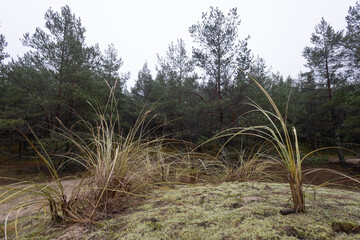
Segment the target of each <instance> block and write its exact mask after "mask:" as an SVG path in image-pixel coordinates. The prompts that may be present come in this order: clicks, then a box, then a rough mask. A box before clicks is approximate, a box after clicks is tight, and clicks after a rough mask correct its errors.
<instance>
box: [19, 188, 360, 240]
mask: <svg viewBox="0 0 360 240" xmlns="http://www.w3.org/2000/svg"><path fill="white" fill-rule="evenodd" d="M305 190H306V204H307V208H306V212H305V213H302V214H291V215H286V216H283V215H281V214H280V213H279V211H280V210H281V209H283V208H288V207H291V200H290V191H289V187H288V185H287V184H277V183H258V182H244V183H235V182H232V183H222V184H220V185H184V186H180V185H178V186H175V187H173V188H161V189H158V190H156V191H155V192H154V193H153V194H152V196H151V197H150V198H148V199H147V200H145V201H143V203H142V204H140V205H137V206H135V207H132V208H129V209H127V210H126V212H124V213H122V214H120V215H117V216H114V217H113V218H112V219H108V220H104V221H102V222H99V224H97V225H96V226H95V227H94V228H93V229H91V230H90V229H86V228H85V227H83V226H77V225H71V226H67V227H59V228H56V227H47V228H45V229H46V230H44V228H43V229H42V231H41V233H40V234H39V228H36V227H35V226H36V225H39V224H40V225H41V226H45V225H44V224H43V222H42V223H40V222H38V221H31V223H28V224H27V225H26V226H25V227H24V229H19V231H20V232H21V233H22V235H21V239H34V236H36V239H360V232H359V231H358V230H359V225H360V193H358V192H351V191H346V190H338V189H331V188H320V189H316V190H315V191H314V189H313V188H312V186H308V187H305ZM24 221H25V220H24ZM36 229H37V230H36ZM24 230H25V231H24Z"/></svg>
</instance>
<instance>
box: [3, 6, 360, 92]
mask: <svg viewBox="0 0 360 240" xmlns="http://www.w3.org/2000/svg"><path fill="white" fill-rule="evenodd" d="M355 3H356V0H181V1H180V0H131V1H130V0H127V1H125V0H102V1H95V0H72V1H70V0H31V1H29V0H2V2H1V7H0V33H1V34H3V35H5V38H6V41H7V42H8V47H7V48H6V49H5V51H6V52H8V53H9V54H10V56H11V57H12V58H14V59H16V58H17V56H22V55H23V54H24V53H25V52H26V51H28V50H29V49H28V48H25V47H24V46H22V44H21V41H20V40H19V39H20V38H22V36H23V34H24V33H27V32H28V33H30V34H33V33H34V32H35V29H36V27H40V28H42V29H45V27H44V25H45V19H44V16H45V12H46V11H47V10H48V9H49V8H52V9H53V10H55V11H60V9H61V7H62V6H65V5H69V7H70V9H71V10H72V12H73V13H74V14H75V15H76V17H80V18H81V21H82V25H83V27H85V28H86V30H87V32H86V34H85V36H86V43H87V45H94V44H96V43H98V44H99V46H100V48H101V50H105V49H106V48H107V46H108V45H109V44H111V43H113V44H114V45H115V48H116V49H117V50H118V54H119V56H120V57H121V58H122V60H123V62H124V65H123V66H122V68H121V69H120V72H130V73H131V78H130V80H129V81H128V83H127V85H128V87H131V86H133V84H134V82H135V80H136V79H137V73H138V71H139V70H140V69H141V68H142V66H143V65H144V63H145V61H146V62H147V63H148V66H149V68H150V70H151V72H152V75H153V76H155V74H156V71H155V65H156V63H157V54H159V56H165V54H166V50H167V49H168V46H169V44H170V43H171V42H176V40H177V39H179V38H182V39H183V40H184V41H185V44H186V46H187V49H188V53H189V55H190V54H191V47H192V45H193V40H192V38H191V36H190V34H189V27H190V26H191V25H193V24H196V23H197V22H199V21H201V15H202V12H208V11H209V10H210V6H214V7H219V9H221V10H222V11H223V12H224V13H225V14H226V13H228V11H229V9H231V8H233V7H237V10H238V14H239V16H240V19H241V25H240V27H239V35H240V38H241V39H244V38H245V37H246V36H248V35H249V36H250V40H249V41H248V42H249V48H250V49H251V50H252V53H253V54H254V55H255V56H260V57H262V58H264V59H265V61H266V64H267V66H268V67H270V68H271V70H272V71H273V72H279V73H280V74H282V75H284V76H285V77H286V76H289V75H290V76H292V77H294V78H296V77H297V76H298V74H299V73H300V71H306V68H305V67H304V64H305V60H304V58H303V57H302V55H301V53H302V51H303V49H304V47H305V46H311V44H310V37H311V34H312V33H313V32H314V27H315V26H316V25H317V24H318V23H320V20H321V18H322V17H324V19H325V20H326V21H327V22H328V23H330V24H331V25H332V26H333V27H334V29H335V30H342V29H345V26H346V21H345V16H346V15H347V11H348V9H349V6H354V5H355Z"/></svg>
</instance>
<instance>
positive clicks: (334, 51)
mask: <svg viewBox="0 0 360 240" xmlns="http://www.w3.org/2000/svg"><path fill="white" fill-rule="evenodd" d="M341 40H342V32H337V31H335V30H334V29H333V28H332V27H331V26H330V25H329V24H328V23H327V22H326V21H325V20H324V19H323V18H322V19H321V22H320V24H318V25H317V26H316V27H315V33H313V34H312V36H311V43H312V44H313V46H312V47H305V49H304V51H303V56H304V57H305V59H306V61H307V63H306V65H305V66H306V67H308V68H310V70H311V71H312V72H313V73H314V74H315V77H316V79H317V80H318V84H323V85H324V86H325V87H326V89H327V98H328V101H329V102H330V103H332V100H333V94H334V90H335V89H336V88H339V87H340V86H341V85H342V84H344V81H345V80H344V78H343V76H342V74H341V73H342V71H341V69H342V67H343V65H342V62H341V59H342V52H341V45H340V42H341ZM338 110H339V109H337V108H336V107H335V106H334V105H331V106H330V109H329V111H330V114H331V119H332V124H333V132H334V138H335V144H336V145H337V147H338V156H339V160H340V162H341V163H345V159H344V155H343V152H342V150H341V147H342V143H341V142H342V141H341V136H340V126H341V121H342V119H340V118H339V116H341V114H339V112H337V111H338ZM340 111H341V109H340Z"/></svg>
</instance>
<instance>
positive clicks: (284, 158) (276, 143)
mask: <svg viewBox="0 0 360 240" xmlns="http://www.w3.org/2000/svg"><path fill="white" fill-rule="evenodd" d="M246 75H247V76H248V77H249V78H250V79H252V80H253V81H254V83H255V84H256V85H257V86H258V87H259V89H260V90H261V91H262V92H263V93H264V95H265V96H266V98H267V100H268V101H269V103H270V104H271V107H272V109H273V111H274V112H271V111H268V110H265V109H263V108H262V107H261V106H259V105H258V104H256V102H254V101H251V103H249V105H251V106H253V107H254V109H255V111H256V112H260V113H261V114H262V115H263V116H264V117H265V118H266V119H267V120H268V121H269V123H270V126H266V125H260V126H251V127H236V128H231V129H227V130H224V131H222V132H220V133H219V134H218V135H216V136H215V137H214V139H218V138H224V137H225V138H228V140H227V141H226V142H225V143H224V144H223V146H222V147H221V149H220V151H219V153H218V154H220V152H221V151H222V149H223V148H224V147H225V146H226V145H227V144H228V143H229V142H230V141H231V140H232V139H234V138H235V137H236V136H239V135H248V136H255V137H259V138H261V139H263V140H265V142H266V143H270V144H271V145H272V146H273V148H274V149H275V150H276V152H277V154H278V157H279V158H280V159H281V162H282V164H283V165H284V166H285V168H286V170H287V173H288V181H289V184H290V190H291V196H292V202H293V209H292V211H293V212H296V213H301V212H304V211H305V196H304V191H303V187H302V183H303V181H302V171H301V163H302V161H303V160H304V159H302V158H301V157H300V151H299V143H298V140H297V133H296V129H295V127H292V130H291V131H289V130H288V127H287V125H286V119H284V118H283V116H282V115H281V113H280V111H279V109H278V107H277V106H276V104H275V102H274V101H273V99H272V98H271V97H270V95H269V94H268V93H267V92H266V90H265V89H264V88H263V87H262V86H261V85H260V84H259V83H258V82H257V81H256V80H255V79H254V78H253V77H251V76H250V75H248V74H246ZM252 112H253V111H252Z"/></svg>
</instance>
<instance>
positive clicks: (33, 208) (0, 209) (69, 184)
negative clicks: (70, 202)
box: [0, 179, 80, 224]
mask: <svg viewBox="0 0 360 240" xmlns="http://www.w3.org/2000/svg"><path fill="white" fill-rule="evenodd" d="M79 181H80V180H79V179H68V180H63V181H61V183H62V185H63V187H64V193H65V195H66V196H67V198H69V197H70V195H71V193H72V192H71V191H72V190H73V187H74V186H75V185H77V184H79ZM50 184H51V183H50V182H49V183H48V185H50ZM44 185H45V184H44ZM28 186H30V184H21V185H18V187H17V188H22V189H24V188H26V187H28ZM4 191H5V190H4V189H1V188H0V193H2V192H4ZM1 199H2V198H1ZM36 200H39V201H41V202H46V201H43V200H44V199H43V198H41V197H40V196H39V197H32V198H29V197H28V195H27V194H25V193H23V194H20V195H18V196H16V197H15V198H12V199H10V200H9V201H7V202H5V203H2V204H0V224H3V223H4V221H5V219H6V217H7V215H8V214H9V212H10V214H9V216H8V220H14V219H15V218H16V215H17V214H18V217H22V216H25V215H28V214H34V213H37V212H38V211H39V210H41V207H42V206H43V203H36V204H31V205H29V206H24V207H22V208H21V210H20V211H19V213H18V210H12V211H11V209H12V208H14V207H16V206H21V204H23V203H24V202H25V201H36Z"/></svg>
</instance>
